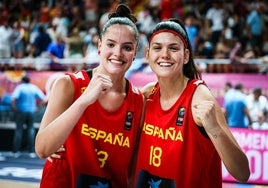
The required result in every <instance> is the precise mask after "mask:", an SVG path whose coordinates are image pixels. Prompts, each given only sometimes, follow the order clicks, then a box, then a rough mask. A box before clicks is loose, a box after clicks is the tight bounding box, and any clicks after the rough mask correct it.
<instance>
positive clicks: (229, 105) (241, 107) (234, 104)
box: [224, 83, 252, 128]
mask: <svg viewBox="0 0 268 188" xmlns="http://www.w3.org/2000/svg"><path fill="white" fill-rule="evenodd" d="M243 89H244V88H243V85H242V84H241V83H238V84H236V85H235V87H234V90H233V91H232V92H228V93H226V94H225V97H224V109H225V115H226V118H227V122H228V125H229V127H233V128H249V127H250V126H251V124H252V121H251V117H250V114H249V110H248V107H247V101H246V94H245V93H244V92H243ZM247 119H248V121H247Z"/></svg>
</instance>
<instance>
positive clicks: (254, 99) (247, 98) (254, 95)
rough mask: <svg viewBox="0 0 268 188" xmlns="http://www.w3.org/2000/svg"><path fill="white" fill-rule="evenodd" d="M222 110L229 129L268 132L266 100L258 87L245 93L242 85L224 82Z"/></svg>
mask: <svg viewBox="0 0 268 188" xmlns="http://www.w3.org/2000/svg"><path fill="white" fill-rule="evenodd" d="M224 90H225V96H224V105H223V110H224V112H225V115H226V120H227V122H228V125H229V127H233V128H250V129H254V130H268V100H267V96H266V95H265V94H264V93H263V89H262V88H261V87H259V86H256V87H255V88H252V89H251V90H250V91H249V92H246V90H245V88H244V86H243V84H242V83H236V84H234V85H233V84H232V83H231V82H226V83H225V86H224Z"/></svg>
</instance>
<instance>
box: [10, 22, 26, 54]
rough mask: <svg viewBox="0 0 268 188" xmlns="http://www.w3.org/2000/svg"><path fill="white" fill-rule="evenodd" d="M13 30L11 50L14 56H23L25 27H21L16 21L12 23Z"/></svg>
mask: <svg viewBox="0 0 268 188" xmlns="http://www.w3.org/2000/svg"><path fill="white" fill-rule="evenodd" d="M12 29H13V32H12V36H11V40H12V44H11V52H12V55H13V57H14V58H23V57H24V52H25V44H24V35H25V29H24V28H23V27H21V25H20V23H19V22H18V21H15V22H14V23H13V28H12Z"/></svg>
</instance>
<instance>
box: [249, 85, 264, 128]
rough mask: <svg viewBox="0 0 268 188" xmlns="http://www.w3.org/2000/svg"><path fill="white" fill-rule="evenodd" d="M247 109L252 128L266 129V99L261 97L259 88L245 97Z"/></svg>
mask: <svg viewBox="0 0 268 188" xmlns="http://www.w3.org/2000/svg"><path fill="white" fill-rule="evenodd" d="M247 107H248V109H249V114H250V117H251V120H252V128H253V129H267V128H268V127H266V126H267V122H266V125H265V124H264V122H265V120H266V116H267V112H268V102H267V98H266V97H265V96H264V95H262V89H261V88H260V87H256V88H254V89H253V91H252V93H250V94H249V95H247Z"/></svg>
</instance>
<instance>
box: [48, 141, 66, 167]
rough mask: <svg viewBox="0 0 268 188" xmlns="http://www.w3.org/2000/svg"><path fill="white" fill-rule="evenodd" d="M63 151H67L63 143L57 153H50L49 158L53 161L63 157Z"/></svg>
mask: <svg viewBox="0 0 268 188" xmlns="http://www.w3.org/2000/svg"><path fill="white" fill-rule="evenodd" d="M63 152H65V147H64V146H63V145H62V146H61V147H60V148H59V149H58V150H57V151H56V152H55V153H53V154H52V155H50V156H49V157H48V158H47V160H48V161H49V162H51V163H52V162H53V159H61V156H62V153H63Z"/></svg>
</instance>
